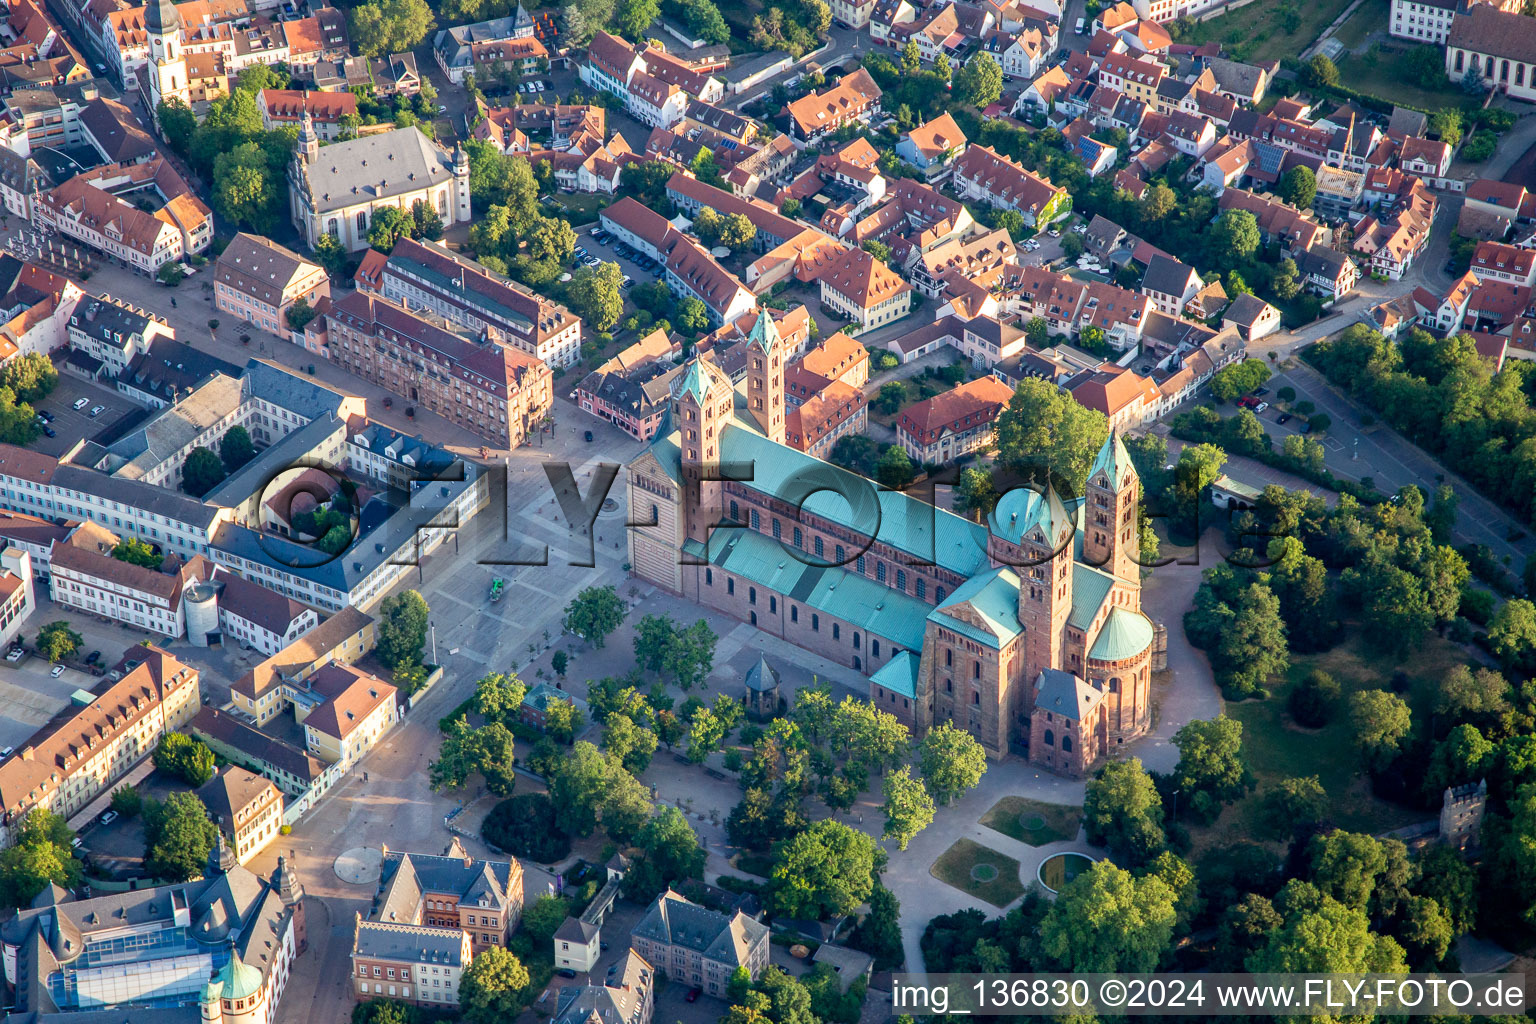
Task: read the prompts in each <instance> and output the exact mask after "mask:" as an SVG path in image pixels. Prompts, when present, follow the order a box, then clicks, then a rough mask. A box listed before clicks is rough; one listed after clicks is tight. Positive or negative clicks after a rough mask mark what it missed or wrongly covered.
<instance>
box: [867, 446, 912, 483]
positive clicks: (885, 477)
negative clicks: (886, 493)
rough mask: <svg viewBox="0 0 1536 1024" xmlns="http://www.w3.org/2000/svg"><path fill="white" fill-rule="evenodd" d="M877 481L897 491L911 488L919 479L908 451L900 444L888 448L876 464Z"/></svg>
mask: <svg viewBox="0 0 1536 1024" xmlns="http://www.w3.org/2000/svg"><path fill="white" fill-rule="evenodd" d="M875 479H876V480H877V481H878V482H879V483H881V484H884V485H885V486H886V487H889V488H891V489H892V490H896V491H899V490H902V489H904V488H906V487H908V486H910V485H911V483H912V481H913V480H915V479H917V469H916V467H914V466H913V465H912V459H911V457H910V456H908V455H907V450H906V449H905V448H903V447H902V446H901V445H899V444H893V445H891V446H890V447H889V448H887V449H886V450H885V451H884V452H883V453H882V454H881V455H880V459H879V461H878V462H876V463H875Z"/></svg>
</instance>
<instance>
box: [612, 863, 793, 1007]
mask: <svg viewBox="0 0 1536 1024" xmlns="http://www.w3.org/2000/svg"><path fill="white" fill-rule="evenodd" d="M630 948H632V949H633V950H634V951H635V952H636V953H638V954H639V955H640V956H642V957H644V958H645V960H646V961H647V962H648V963H651V964H654V965H655V966H656V970H658V971H666V972H667V977H668V978H669V979H672V980H675V981H677V982H679V983H681V984H683V985H691V986H693V987H695V988H699V989H702V990H703V992H704V994H706V995H709V996H714V997H716V998H720V997H723V996H724V995H725V994H726V989H727V986H729V984H730V980H731V975H732V974H734V973H735V971H736V970H737V968H745V970H746V972H747V975H748V976H749V977H752V978H756V977H757V976H758V975H759V974H761V973H762V971H763V969H764V968H766V967H767V966H768V929H767V927H766V926H765V925H763V924H762V923H761V922H759V921H757V920H755V919H753V918H751V917H748V916H747V915H746V914H744V913H742V912H741V911H739V910H738V911H737V912H736V913H735V914H732V915H726V914H722V913H719V912H718V911H714V910H707V909H705V908H704V907H701V906H699V905H698V904H696V903H692V902H690V901H688V900H687V899H684V898H683V897H682V896H679V895H678V894H677V893H675V892H673V891H672V890H671V889H668V890H667V891H666V892H664V893H662V894H661V895H660V896H658V897H657V898H656V902H655V903H652V904H651V907H650V909H649V910H647V911H646V914H645V916H644V917H643V918H641V919H640V923H639V924H637V925H635V927H634V929H633V930H632V931H631V932H630Z"/></svg>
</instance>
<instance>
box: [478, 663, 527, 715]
mask: <svg viewBox="0 0 1536 1024" xmlns="http://www.w3.org/2000/svg"><path fill="white" fill-rule="evenodd" d="M527 694H528V687H527V685H526V684H525V683H524V682H523V681H522V680H521V679H519V678H518V677H517V673H515V672H492V673H491V674H490V675H487V676H482V677H481V678H480V681H479V682H478V683H476V684H475V695H474V698H473V700H474V709H475V711H477V712H478V713H479V714H480V715H481V716H482V717H483V718H485V720H486V721H488V722H503V723H509V722H512V721H514V720H515V718H516V716H517V714H518V711H519V709H520V708H522V706H523V698H524V697H525V696H527Z"/></svg>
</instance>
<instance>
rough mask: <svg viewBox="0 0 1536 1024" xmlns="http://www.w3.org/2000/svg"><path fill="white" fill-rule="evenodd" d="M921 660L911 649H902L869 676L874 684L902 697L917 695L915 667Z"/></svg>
mask: <svg viewBox="0 0 1536 1024" xmlns="http://www.w3.org/2000/svg"><path fill="white" fill-rule="evenodd" d="M921 663H922V660H921V659H920V658H919V657H918V656H917V655H916V654H913V653H912V652H911V651H902V652H901V653H900V654H898V655H896V657H894V658H892V659H891V660H890V661H888V662H886V663H885V666H884V667H883V668H881V669H880V671H878V672H876V673H875V674H874V675H872V676H870V677H869V681H870V682H872V683H874V684H875V685H876V686H882V687H884V688H885V689H886V690H889V691H890V692H891V693H899V694H901V695H902V696H903V697H908V698H912V699H915V698H916V697H917V669H918V666H919V665H920V664H921Z"/></svg>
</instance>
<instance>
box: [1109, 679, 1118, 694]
mask: <svg viewBox="0 0 1536 1024" xmlns="http://www.w3.org/2000/svg"><path fill="white" fill-rule="evenodd" d="M1109 692H1110V693H1119V692H1120V677H1119V676H1116V677H1114V678H1113V679H1111V680H1110V681H1109Z"/></svg>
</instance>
